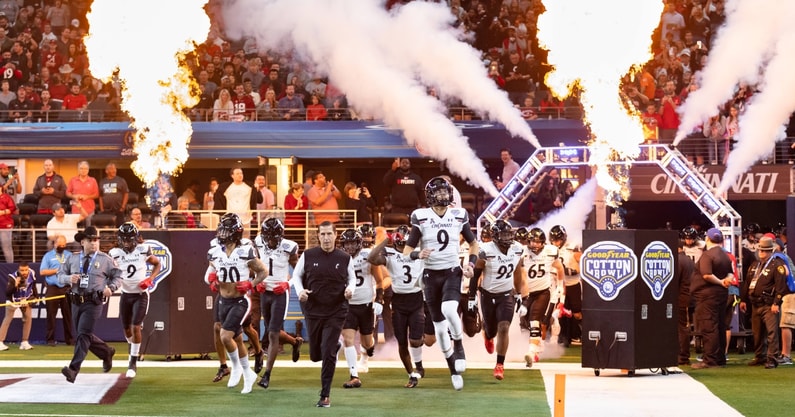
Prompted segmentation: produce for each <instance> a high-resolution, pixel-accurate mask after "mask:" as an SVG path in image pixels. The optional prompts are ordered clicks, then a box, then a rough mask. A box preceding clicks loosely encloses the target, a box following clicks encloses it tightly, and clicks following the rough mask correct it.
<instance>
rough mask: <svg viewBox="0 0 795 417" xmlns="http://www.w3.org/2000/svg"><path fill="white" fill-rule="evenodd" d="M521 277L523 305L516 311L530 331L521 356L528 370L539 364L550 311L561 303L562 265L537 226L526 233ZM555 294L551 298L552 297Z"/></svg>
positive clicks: (558, 327) (555, 251) (562, 293)
mask: <svg viewBox="0 0 795 417" xmlns="http://www.w3.org/2000/svg"><path fill="white" fill-rule="evenodd" d="M523 266H524V274H523V275H524V277H525V280H524V281H523V282H522V294H523V295H524V296H523V297H522V306H521V307H520V308H519V313H520V314H519V317H520V324H522V327H523V328H526V329H528V330H529V331H530V346H529V350H528V351H527V354H526V355H525V356H524V360H525V363H526V365H527V367H528V368H532V367H533V363H534V362H538V357H539V355H540V354H541V352H543V350H544V346H543V344H542V343H541V341H542V340H545V339H546V335H547V329H548V327H549V318H550V316H551V314H552V311H551V309H552V308H554V307H556V306H557V304H559V303H563V301H564V299H563V295H564V291H565V286H564V285H563V265H562V264H561V263H560V259H559V258H558V247H557V246H554V245H549V244H547V237H546V234H545V233H544V231H543V230H541V229H540V228H538V227H534V228H532V229H530V231H529V232H528V233H527V247H526V248H525V251H524V255H523ZM553 294H554V299H552V295H553ZM554 320H555V324H554V325H553V332H552V333H553V338H554V339H555V340H556V339H557V336H558V333H559V332H560V326H559V325H557V316H555V317H554Z"/></svg>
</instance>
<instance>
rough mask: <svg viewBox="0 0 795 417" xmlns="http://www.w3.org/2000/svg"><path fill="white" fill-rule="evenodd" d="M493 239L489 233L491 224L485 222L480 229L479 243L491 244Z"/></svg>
mask: <svg viewBox="0 0 795 417" xmlns="http://www.w3.org/2000/svg"><path fill="white" fill-rule="evenodd" d="M493 238H494V235H493V234H492V233H491V223H489V222H486V224H484V225H483V228H482V229H480V241H481V242H491V240H492V239H493Z"/></svg>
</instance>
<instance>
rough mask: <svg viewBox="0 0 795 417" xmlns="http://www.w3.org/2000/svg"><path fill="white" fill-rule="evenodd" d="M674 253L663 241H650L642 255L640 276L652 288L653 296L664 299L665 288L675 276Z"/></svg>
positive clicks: (656, 298) (658, 299)
mask: <svg viewBox="0 0 795 417" xmlns="http://www.w3.org/2000/svg"><path fill="white" fill-rule="evenodd" d="M673 260H674V253H673V252H672V251H671V248H669V247H668V245H666V244H665V243H663V242H660V241H654V242H651V243H649V244H648V245H647V246H646V248H645V249H643V253H642V254H641V255H640V277H641V279H643V282H645V283H646V285H647V286H648V287H649V289H651V296H652V298H654V299H655V300H657V301H660V300H661V299H662V296H663V294H665V289H666V288H667V287H668V284H670V283H671V281H672V280H673V278H674V262H673Z"/></svg>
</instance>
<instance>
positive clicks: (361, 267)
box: [339, 229, 384, 388]
mask: <svg viewBox="0 0 795 417" xmlns="http://www.w3.org/2000/svg"><path fill="white" fill-rule="evenodd" d="M339 243H340V249H342V250H343V251H345V252H346V253H348V255H350V256H351V259H352V261H353V270H354V273H355V275H356V291H355V292H354V293H353V298H351V299H350V301H349V308H348V315H347V317H345V324H343V326H342V341H343V346H344V352H345V360H346V361H347V362H348V369H349V370H350V374H351V379H350V380H349V381H348V382H346V383H344V384H342V386H343V388H359V387H361V386H362V381H361V380H360V379H359V370H358V366H357V363H356V346H355V345H354V341H355V340H354V339H355V336H356V332H357V331H358V332H359V334H360V339H359V342H360V343H361V346H362V349H363V350H364V352H363V353H362V357H363V358H364V357H365V356H373V352H374V351H375V339H374V338H373V331H374V329H375V316H377V315H379V314H381V313H382V312H383V311H384V290H383V289H382V288H381V279H380V275H379V274H377V273H375V271H376V269H377V268H378V267H377V266H375V265H372V264H370V263H369V262H368V261H367V257H368V256H369V255H370V249H364V248H362V235H361V233H359V232H357V231H356V230H354V229H346V230H345V231H344V232H342V234H341V235H340V242H339ZM374 299H375V301H373V300H374ZM362 361H363V362H365V361H366V359H362ZM365 366H366V362H365Z"/></svg>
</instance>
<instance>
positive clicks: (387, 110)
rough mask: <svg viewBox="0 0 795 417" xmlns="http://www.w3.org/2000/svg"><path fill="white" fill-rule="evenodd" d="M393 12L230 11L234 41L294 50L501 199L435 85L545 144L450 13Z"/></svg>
mask: <svg viewBox="0 0 795 417" xmlns="http://www.w3.org/2000/svg"><path fill="white" fill-rule="evenodd" d="M416 3H417V4H409V5H407V6H403V7H400V8H398V9H397V11H394V12H392V13H390V12H388V11H386V10H385V9H384V6H383V2H378V1H370V0H360V1H353V0H324V1H311V0H269V1H262V0H237V1H233V2H230V3H229V4H228V5H227V6H226V7H225V9H224V21H225V22H226V25H227V28H228V29H227V33H228V35H229V36H231V37H233V38H239V37H242V36H253V37H254V38H256V40H257V44H258V45H259V46H260V47H261V48H268V49H272V50H277V51H289V50H295V51H296V52H297V54H294V55H293V56H294V57H295V56H296V55H297V56H300V57H301V59H303V60H306V61H309V62H308V63H309V64H310V65H311V66H312V67H314V68H315V70H316V71H317V72H319V73H321V74H324V75H328V76H329V79H330V81H331V82H332V83H333V84H334V85H335V86H337V87H339V88H340V89H341V90H342V91H344V92H345V93H346V95H347V98H348V101H349V102H350V103H351V105H352V106H353V107H355V108H356V109H358V110H360V111H361V112H363V113H365V114H368V115H371V116H373V117H375V118H378V119H383V120H384V122H385V123H387V124H388V125H389V126H390V127H393V128H398V129H401V130H402V131H403V135H404V136H405V138H406V141H407V142H408V143H409V144H410V145H414V146H418V147H419V148H420V149H421V150H422V151H423V152H424V153H426V154H428V155H431V156H433V157H435V158H439V159H442V160H444V161H446V164H447V167H448V168H449V169H450V171H451V172H452V173H454V174H456V175H458V176H460V177H462V178H466V179H468V180H470V181H471V183H472V184H474V185H475V186H478V187H480V188H483V189H484V190H485V191H486V192H487V193H489V194H492V195H496V194H497V190H496V188H495V187H494V185H493V184H492V182H491V179H490V178H489V176H488V174H487V173H486V171H485V168H484V167H483V164H482V162H481V161H480V160H479V159H478V158H477V156H476V155H475V154H474V152H473V151H472V150H471V148H470V147H469V145H468V141H467V138H466V137H464V136H463V135H462V132H461V130H460V129H459V128H458V127H456V126H455V125H454V123H453V122H452V121H451V120H450V119H449V118H448V116H447V112H446V109H445V108H444V107H443V106H442V104H441V103H440V102H439V101H438V100H436V99H435V98H433V97H430V96H428V95H427V93H426V88H427V86H434V87H438V88H440V89H441V90H442V92H443V94H445V95H455V96H458V97H459V98H461V100H462V101H463V102H464V104H466V105H467V106H471V107H472V108H473V109H476V110H477V111H480V112H484V113H487V115H488V116H490V117H493V118H495V119H497V120H499V121H500V122H502V123H503V124H504V125H505V126H506V127H507V128H508V129H509V131H511V132H512V133H513V134H515V135H519V136H521V137H523V138H524V139H526V140H528V141H530V142H531V143H532V144H533V145H534V146H538V141H537V140H536V138H535V136H533V134H532V132H531V131H530V129H529V128H528V127H527V123H526V122H525V121H524V120H523V119H522V118H521V115H520V113H519V111H518V110H517V109H515V108H514V107H513V106H512V104H511V103H510V101H509V100H508V98H507V95H506V94H505V93H504V92H501V91H499V90H498V89H497V87H496V86H495V84H494V83H493V82H492V81H491V80H490V79H488V78H487V76H486V71H485V68H484V67H483V65H482V63H481V62H480V60H479V56H478V54H477V52H476V51H475V50H474V49H473V48H471V47H470V46H468V45H467V44H465V43H463V42H461V41H460V40H459V39H458V36H459V35H460V33H459V32H457V31H456V30H454V29H452V28H451V27H450V25H449V22H450V21H451V19H452V17H451V15H450V13H449V11H448V10H447V9H446V8H445V6H443V5H440V4H428V3H422V2H416Z"/></svg>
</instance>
